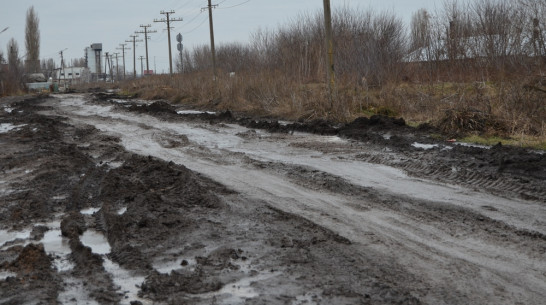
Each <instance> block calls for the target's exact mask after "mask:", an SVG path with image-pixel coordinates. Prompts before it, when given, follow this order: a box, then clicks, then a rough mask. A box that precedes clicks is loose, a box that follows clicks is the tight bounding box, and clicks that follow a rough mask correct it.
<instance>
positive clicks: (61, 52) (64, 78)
mask: <svg viewBox="0 0 546 305" xmlns="http://www.w3.org/2000/svg"><path fill="white" fill-rule="evenodd" d="M66 50H67V49H64V50H62V51H59V54H61V72H60V73H61V75H62V77H63V80H64V82H63V84H64V86H65V87H66V77H65V75H64V73H65V72H64V57H63V52H64V51H66ZM12 52H13V50H12ZM61 75H59V76H61Z"/></svg>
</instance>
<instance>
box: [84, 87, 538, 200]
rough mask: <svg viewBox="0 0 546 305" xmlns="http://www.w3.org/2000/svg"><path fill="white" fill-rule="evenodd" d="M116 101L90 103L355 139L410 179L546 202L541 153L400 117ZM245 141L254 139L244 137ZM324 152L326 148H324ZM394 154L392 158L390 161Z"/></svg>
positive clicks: (374, 159) (372, 158) (365, 156)
mask: <svg viewBox="0 0 546 305" xmlns="http://www.w3.org/2000/svg"><path fill="white" fill-rule="evenodd" d="M115 98H116V96H115V95H114V96H109V95H104V94H101V95H98V96H97V95H95V96H94V98H93V100H94V101H95V102H100V103H111V104H114V105H115V106H116V108H117V109H119V110H122V111H136V112H139V113H147V114H150V115H153V116H155V117H158V118H161V119H164V120H168V121H173V122H176V121H200V122H206V123H208V124H222V123H223V124H239V125H241V126H245V127H247V128H251V129H256V130H265V131H268V132H274V133H283V134H292V133H294V132H307V133H311V134H319V135H337V136H340V137H342V138H346V139H350V140H354V141H356V142H358V143H359V145H371V147H374V148H376V149H382V150H383V151H384V153H382V154H377V153H366V152H364V151H363V152H362V153H360V154H359V155H358V159H360V160H362V161H366V162H371V163H378V164H386V165H389V166H393V167H397V168H400V169H402V170H404V171H405V172H407V173H408V174H410V175H413V176H416V177H423V178H428V179H435V180H438V181H440V182H443V183H449V184H456V185H462V186H465V187H471V188H474V189H487V190H488V191H489V192H493V193H495V194H498V195H502V196H508V197H509V196H514V195H516V196H518V197H520V198H523V199H529V200H539V201H540V200H543V198H546V188H544V185H545V184H546V154H544V153H543V152H536V151H533V150H530V149H526V148H518V147H510V146H503V145H500V144H498V145H495V146H493V147H480V146H472V145H466V144H459V143H452V142H448V141H446V140H447V139H448V138H447V137H446V138H444V139H439V138H438V137H437V136H431V135H433V134H434V135H437V134H440V133H441V132H440V131H439V130H438V129H435V128H434V127H432V126H430V125H428V124H424V125H422V126H419V127H418V128H412V127H409V126H407V125H406V124H405V121H404V120H403V119H402V118H390V117H386V116H381V115H374V116H372V117H370V118H365V117H362V118H358V119H356V120H354V121H353V122H350V123H347V124H333V123H331V122H328V121H324V120H316V121H311V122H279V121H276V120H260V119H253V118H245V117H237V116H236V115H234V114H233V113H231V112H229V111H227V112H223V113H206V112H202V113H192V114H184V113H181V114H177V111H176V108H175V107H174V106H172V105H170V104H169V103H167V102H163V101H157V102H152V103H149V104H147V103H144V102H140V103H137V102H128V103H124V104H123V105H121V104H120V103H118V102H115ZM246 136H250V137H252V136H255V134H254V135H252V134H247V135H246ZM324 150H325V151H328V150H329V148H328V147H325V148H324ZM394 154H396V156H394Z"/></svg>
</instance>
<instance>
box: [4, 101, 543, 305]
mask: <svg viewBox="0 0 546 305" xmlns="http://www.w3.org/2000/svg"><path fill="white" fill-rule="evenodd" d="M84 100H86V101H84ZM178 110H179V109H177V108H175V107H174V106H172V105H170V104H168V103H166V102H162V101H157V102H153V103H147V102H143V101H132V100H126V99H125V98H122V97H119V96H115V95H111V94H102V93H98V94H95V95H94V96H93V97H91V96H87V97H84V96H80V95H74V96H61V97H60V99H59V98H47V97H18V98H10V99H4V100H2V101H1V104H0V123H1V124H2V125H1V126H2V127H1V128H0V147H1V150H0V171H1V173H2V176H1V177H0V211H1V213H0V304H39V303H42V304H55V303H62V304H76V303H77V304H472V303H474V304H486V303H490V304H518V303H520V304H542V303H543V301H544V299H545V298H546V293H545V291H546V263H545V261H546V260H545V259H546V223H545V221H544V219H545V216H546V208H545V206H544V205H545V201H546V187H545V183H546V182H545V180H546V157H545V155H544V154H543V153H538V152H533V151H529V150H525V149H519V148H511V147H503V146H500V145H498V146H494V147H491V148H479V147H469V146H462V145H458V144H453V143H448V142H444V141H440V140H436V139H433V138H431V137H430V136H429V134H430V129H428V127H422V128H420V129H414V128H410V127H408V126H406V125H405V122H404V121H403V120H402V119H390V118H386V117H380V116H377V117H372V118H370V119H366V118H361V119H358V120H356V121H354V122H352V123H350V124H346V125H338V126H336V125H333V124H330V123H329V122H325V121H315V122H309V123H303V122H295V123H283V122H277V121H269V120H256V119H249V118H239V117H237V116H236V115H234V114H232V113H230V112H225V113H220V114H213V113H199V114H195V113H192V114H185V113H178V112H177V111H178ZM235 126H239V127H235ZM240 126H244V127H240ZM301 132H309V133H313V134H316V135H323V136H328V137H321V136H311V135H306V134H302V133H301ZM337 136H339V137H341V138H338V137H337ZM342 138H343V139H342ZM344 139H349V140H344ZM232 141H235V142H236V143H239V144H237V145H235V144H233V143H232ZM306 154H308V155H306ZM367 170H370V171H371V173H373V174H371V175H369V174H365V171H367ZM399 170H402V171H404V173H406V174H408V175H409V176H404V175H403V174H401V172H400V173H399V172H398V171H399ZM374 175H375V176H377V177H378V178H377V179H378V180H377V182H376V180H373V179H371V178H372V176H374ZM382 175H384V178H381V179H383V180H381V179H380V177H383V176H382ZM392 177H394V178H392ZM368 178H369V179H371V180H370V181H368V180H366V179H368ZM374 178H375V177H374ZM389 179H391V180H392V181H391V180H389ZM420 179H426V180H420ZM421 187H422V189H421ZM442 192H445V193H442Z"/></svg>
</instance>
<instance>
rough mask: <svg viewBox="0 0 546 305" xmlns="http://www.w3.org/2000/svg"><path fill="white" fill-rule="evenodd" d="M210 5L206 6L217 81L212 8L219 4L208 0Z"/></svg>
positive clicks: (214, 73) (213, 70) (213, 67)
mask: <svg viewBox="0 0 546 305" xmlns="http://www.w3.org/2000/svg"><path fill="white" fill-rule="evenodd" d="M208 2H209V5H208V6H207V7H206V8H205V9H207V8H208V10H209V28H210V52H211V56H212V73H213V76H214V81H215V82H216V78H217V74H216V51H215V50H214V25H213V22H212V9H213V8H215V7H217V6H218V4H215V5H212V4H211V0H208Z"/></svg>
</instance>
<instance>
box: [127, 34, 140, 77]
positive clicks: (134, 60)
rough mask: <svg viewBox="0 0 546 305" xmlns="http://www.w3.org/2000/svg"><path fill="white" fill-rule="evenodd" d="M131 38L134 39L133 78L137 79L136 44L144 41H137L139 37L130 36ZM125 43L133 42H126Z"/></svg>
mask: <svg viewBox="0 0 546 305" xmlns="http://www.w3.org/2000/svg"><path fill="white" fill-rule="evenodd" d="M129 37H131V38H133V78H136V43H137V42H141V41H142V40H137V39H136V38H137V37H138V35H130V36H129ZM125 42H131V41H127V40H125Z"/></svg>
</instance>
